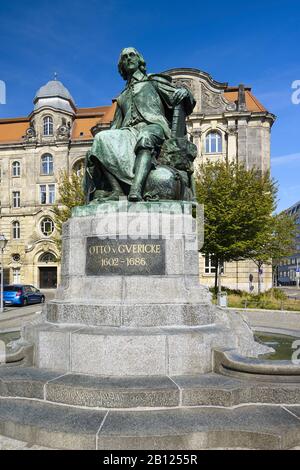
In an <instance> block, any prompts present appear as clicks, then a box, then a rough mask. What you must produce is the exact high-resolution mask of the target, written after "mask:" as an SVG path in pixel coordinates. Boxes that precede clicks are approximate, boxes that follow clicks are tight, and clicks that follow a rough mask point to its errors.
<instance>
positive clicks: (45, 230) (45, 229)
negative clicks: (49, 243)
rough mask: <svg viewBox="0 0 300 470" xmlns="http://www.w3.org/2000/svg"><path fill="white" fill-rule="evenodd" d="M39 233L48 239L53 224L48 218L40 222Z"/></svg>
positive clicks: (52, 229)
mask: <svg viewBox="0 0 300 470" xmlns="http://www.w3.org/2000/svg"><path fill="white" fill-rule="evenodd" d="M41 231H42V234H43V235H45V237H49V236H50V235H51V234H52V233H53V231H54V223H53V220H52V219H50V217H46V218H45V219H43V220H42V221H41Z"/></svg>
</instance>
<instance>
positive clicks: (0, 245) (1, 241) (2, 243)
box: [0, 233, 7, 313]
mask: <svg viewBox="0 0 300 470" xmlns="http://www.w3.org/2000/svg"><path fill="white" fill-rule="evenodd" d="M6 244H7V240H6V238H5V236H4V235H3V233H2V234H0V250H1V293H0V313H2V312H3V272H4V271H3V252H4V248H5V247H6Z"/></svg>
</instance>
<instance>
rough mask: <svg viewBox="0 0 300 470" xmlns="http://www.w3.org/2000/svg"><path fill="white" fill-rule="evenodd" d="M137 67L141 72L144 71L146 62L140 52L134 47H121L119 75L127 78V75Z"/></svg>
mask: <svg viewBox="0 0 300 470" xmlns="http://www.w3.org/2000/svg"><path fill="white" fill-rule="evenodd" d="M138 69H139V70H140V71H141V72H143V73H145V72H146V62H145V60H144V57H143V56H142V54H140V53H139V52H138V51H137V50H136V49H135V48H134V47H126V48H125V49H122V51H121V54H120V58H119V63H118V70H119V72H120V75H121V76H122V77H123V78H124V80H127V79H128V76H130V75H132V74H133V73H134V72H135V71H136V70H138Z"/></svg>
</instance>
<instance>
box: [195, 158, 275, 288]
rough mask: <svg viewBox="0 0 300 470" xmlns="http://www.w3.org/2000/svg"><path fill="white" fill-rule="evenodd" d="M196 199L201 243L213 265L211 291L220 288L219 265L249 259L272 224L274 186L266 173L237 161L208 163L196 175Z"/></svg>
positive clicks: (203, 250)
mask: <svg viewBox="0 0 300 470" xmlns="http://www.w3.org/2000/svg"><path fill="white" fill-rule="evenodd" d="M196 192H197V199H198V202H199V203H200V204H203V205H204V223H205V225H204V246H203V248H202V250H201V251H202V252H203V253H204V254H206V255H211V256H212V257H213V260H214V263H215V266H216V275H215V290H216V291H217V287H219V291H220V290H221V276H220V271H221V268H220V267H221V265H222V264H223V263H224V262H230V261H239V260H243V259H249V258H250V255H251V254H253V251H254V250H256V249H257V248H258V247H259V246H260V243H261V240H263V239H264V236H265V235H266V234H268V233H269V232H270V230H271V227H272V213H273V211H274V209H275V204H276V202H275V201H276V194H277V185H276V183H275V182H274V181H273V180H272V179H271V177H270V174H269V173H268V172H266V173H264V174H262V173H261V171H259V170H257V169H255V168H252V169H250V170H247V169H246V168H245V166H243V165H241V164H238V163H228V162H214V163H212V162H208V163H205V164H203V165H201V167H200V168H199V171H198V174H197V177H196Z"/></svg>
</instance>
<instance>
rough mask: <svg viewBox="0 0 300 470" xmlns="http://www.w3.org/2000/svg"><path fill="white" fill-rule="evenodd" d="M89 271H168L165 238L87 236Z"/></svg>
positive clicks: (129, 273) (151, 272)
mask: <svg viewBox="0 0 300 470" xmlns="http://www.w3.org/2000/svg"><path fill="white" fill-rule="evenodd" d="M86 255H87V256H86V274H87V275H88V276H95V275H98V276H101V275H114V274H116V275H153V274H160V275H163V274H165V240H155V241H153V242H152V241H151V240H150V241H149V240H141V239H139V240H136V241H131V240H130V241H124V240H108V239H105V240H103V239H100V238H98V237H89V238H88V239H87V252H86Z"/></svg>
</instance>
